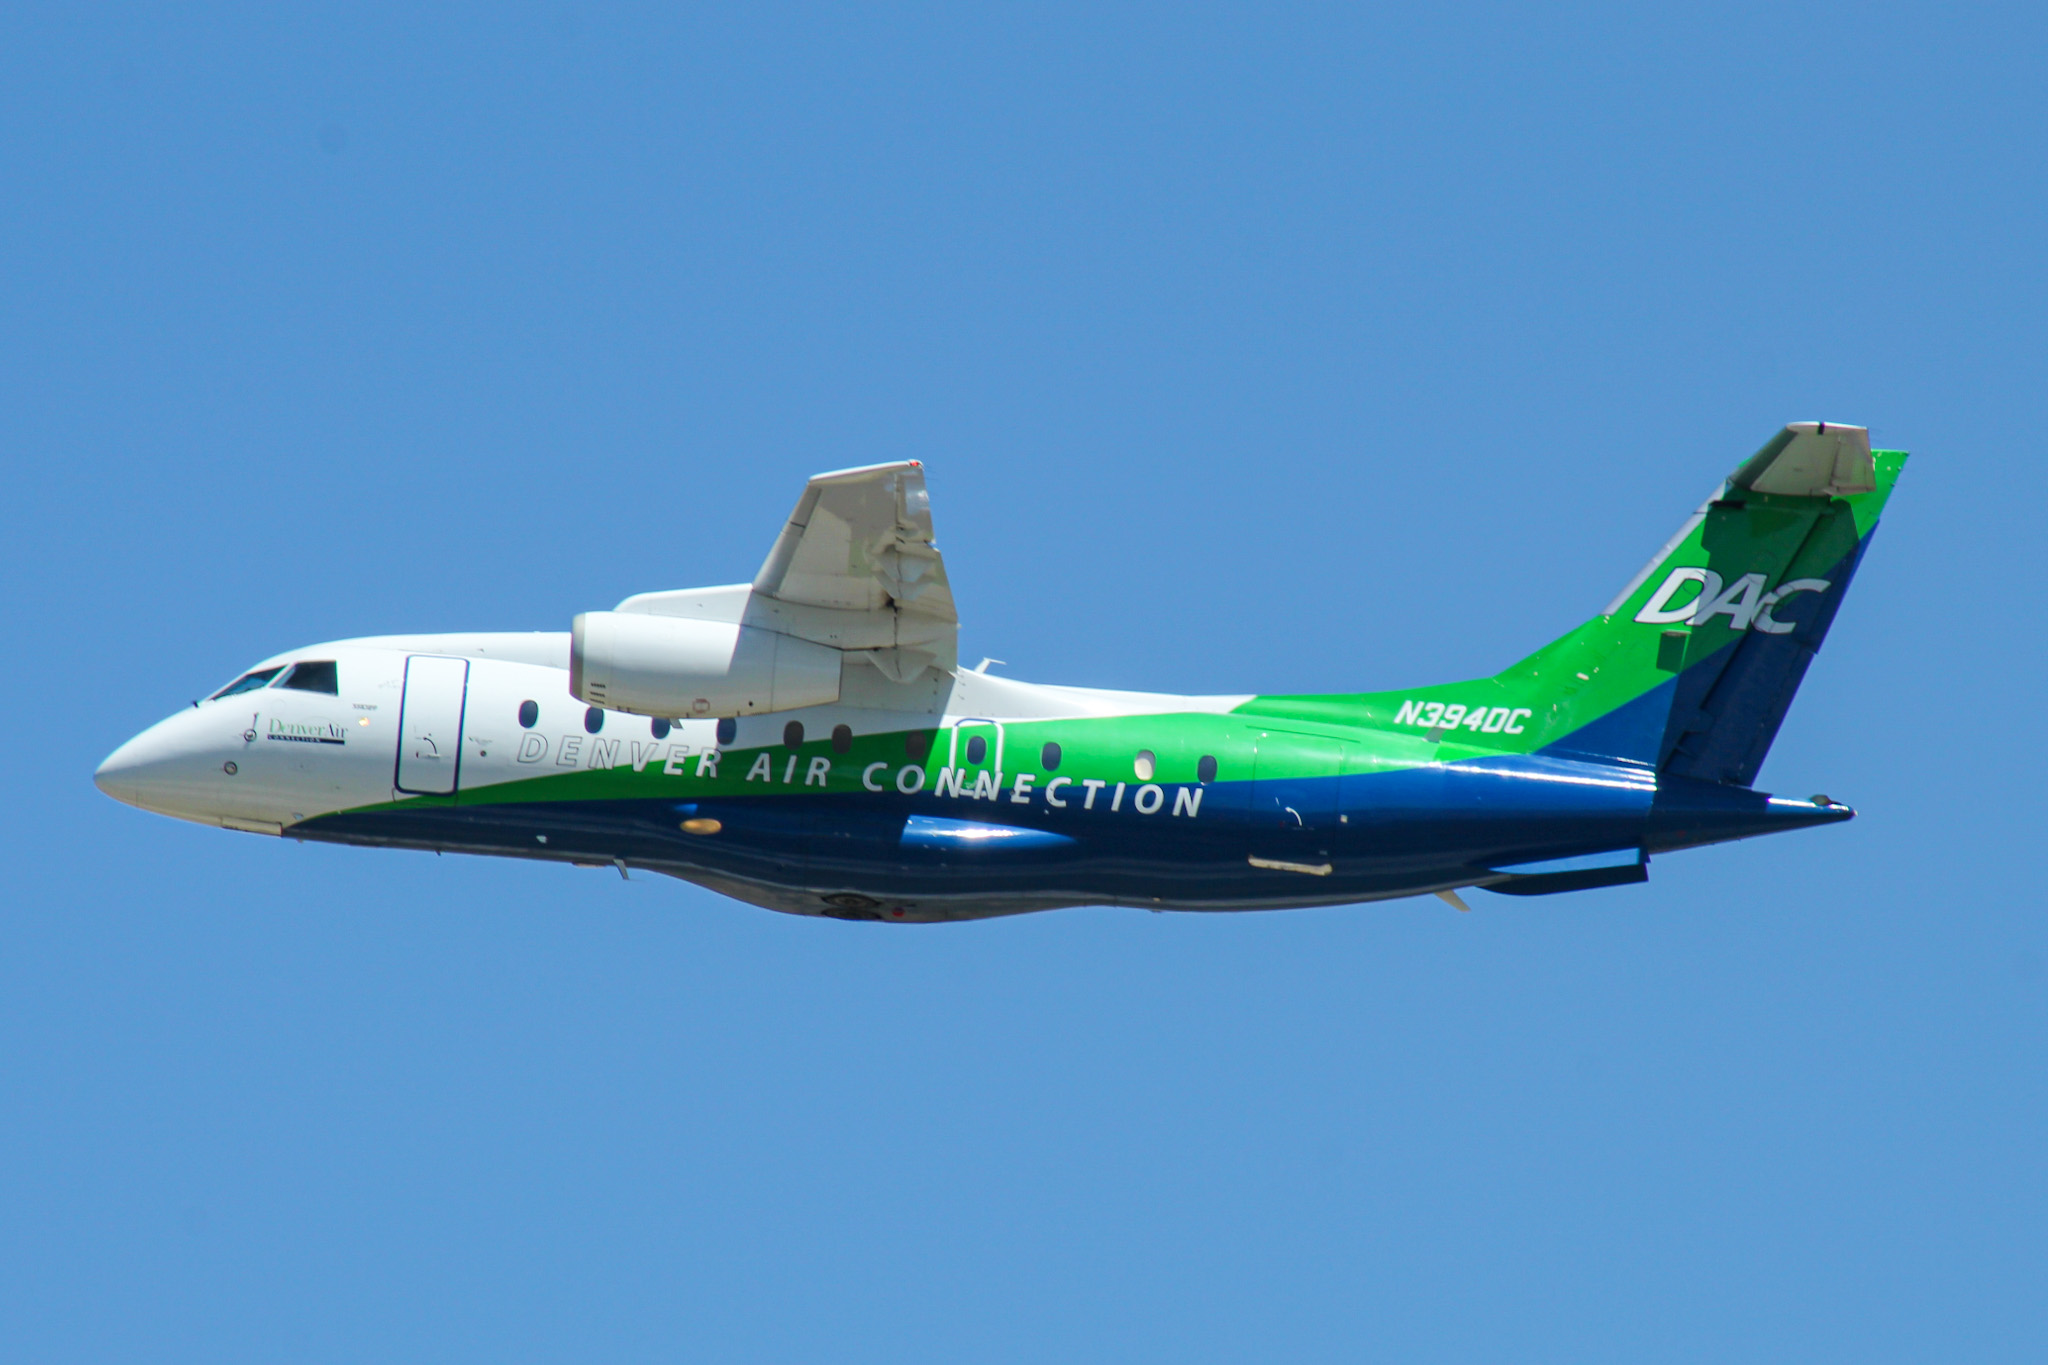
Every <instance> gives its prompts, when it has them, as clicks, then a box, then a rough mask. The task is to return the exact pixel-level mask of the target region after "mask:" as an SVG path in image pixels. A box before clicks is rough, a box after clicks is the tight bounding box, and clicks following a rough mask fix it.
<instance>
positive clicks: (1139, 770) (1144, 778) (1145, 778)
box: [1131, 749, 1159, 782]
mask: <svg viewBox="0 0 2048 1365" xmlns="http://www.w3.org/2000/svg"><path fill="white" fill-rule="evenodd" d="M1158 767H1159V763H1158V760H1157V759H1156V758H1154V757H1153V754H1152V751H1151V750H1150V749H1140V750H1138V756H1137V757H1136V758H1135V759H1133V760H1132V761H1131V771H1133V772H1135V773H1136V774H1137V775H1138V780H1139V781H1140V782H1150V781H1151V780H1152V774H1153V773H1154V772H1155V771H1157V769H1158Z"/></svg>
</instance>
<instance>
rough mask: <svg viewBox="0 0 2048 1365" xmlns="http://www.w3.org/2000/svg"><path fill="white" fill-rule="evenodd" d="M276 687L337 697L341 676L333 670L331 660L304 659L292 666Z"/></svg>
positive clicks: (332, 661) (339, 691)
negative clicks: (323, 693)
mask: <svg viewBox="0 0 2048 1365" xmlns="http://www.w3.org/2000/svg"><path fill="white" fill-rule="evenodd" d="M277 685H278V686H279V687H289V688H293V689H295V690H297V691H300V692H325V693H326V694H327V695H328V696H330V697H338V696H340V695H341V674H340V673H339V672H338V671H337V670H336V669H335V667H334V660H332V659H306V660H302V661H301V662H299V663H295V664H293V665H292V671H291V672H289V673H287V674H285V675H284V677H283V678H282V679H280V680H279V681H278V684H277Z"/></svg>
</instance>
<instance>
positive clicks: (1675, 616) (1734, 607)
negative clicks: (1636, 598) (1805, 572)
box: [1636, 569, 1830, 635]
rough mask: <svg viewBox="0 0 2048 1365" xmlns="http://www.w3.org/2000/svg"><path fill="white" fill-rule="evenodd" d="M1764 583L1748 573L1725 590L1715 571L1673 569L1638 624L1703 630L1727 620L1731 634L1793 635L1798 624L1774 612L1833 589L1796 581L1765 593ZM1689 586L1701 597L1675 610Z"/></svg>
mask: <svg viewBox="0 0 2048 1365" xmlns="http://www.w3.org/2000/svg"><path fill="white" fill-rule="evenodd" d="M1764 581H1765V580H1764V576H1763V575H1762V574H1760V573H1746V574H1744V575H1743V576H1742V577H1740V578H1738V579H1736V580H1735V581H1734V582H1733V583H1730V584H1728V585H1727V586H1726V587H1725V588H1724V587H1723V586H1722V585H1721V575H1719V574H1717V573H1715V572H1714V571H1713V570H1712V569H1673V570H1672V571H1671V574H1670V576H1669V577H1667V578H1666V579H1665V580H1664V582H1663V583H1662V584H1660V585H1659V586H1658V588H1657V591H1655V592H1654V593H1651V594H1650V600H1649V601H1647V602H1645V603H1643V609H1642V610H1641V611H1639V612H1637V613H1636V620H1638V621H1640V622H1642V623H1643V624H1644V625H1647V626H1665V625H1671V624H1673V623H1675V622H1679V621H1685V622H1689V623H1690V624H1692V625H1695V626H1703V625H1705V624H1706V623H1707V622H1709V621H1711V620H1713V619H1714V618H1715V617H1716V616H1726V617H1727V618H1728V628H1729V629H1730V630H1748V629H1749V628H1750V627H1751V626H1755V627H1756V628H1757V629H1758V630H1760V631H1762V632H1763V633H1764V634H1766V635H1790V634H1791V633H1792V627H1793V625H1794V624H1795V623H1794V622H1791V621H1780V620H1778V619H1776V618H1775V617H1773V616H1772V615H1771V609H1772V608H1774V607H1778V606H1781V605H1783V603H1784V601H1785V599H1786V598H1788V597H1790V596H1792V595H1793V594H1794V593H1801V592H1826V591H1827V590H1828V588H1829V586H1830V585H1829V583H1828V581H1827V580H1826V579H1825V578H1795V579H1793V580H1792V581H1791V582H1789V583H1780V584H1779V585H1778V586H1777V588H1776V589H1775V590H1774V591H1772V592H1765V591H1764ZM1688 583H1697V584H1699V585H1700V591H1699V595H1698V596H1697V597H1694V598H1692V599H1691V600H1690V601H1688V602H1686V603H1685V604H1684V605H1682V606H1676V607H1674V606H1671V605H1670V602H1671V599H1672V598H1674V597H1676V596H1678V590H1679V589H1680V588H1682V587H1684V586H1685V585H1686V584H1688Z"/></svg>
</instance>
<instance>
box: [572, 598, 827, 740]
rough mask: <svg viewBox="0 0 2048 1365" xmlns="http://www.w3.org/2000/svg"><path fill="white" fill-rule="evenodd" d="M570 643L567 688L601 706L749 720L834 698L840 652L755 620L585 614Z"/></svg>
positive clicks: (654, 713)
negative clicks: (754, 623) (748, 622)
mask: <svg viewBox="0 0 2048 1365" xmlns="http://www.w3.org/2000/svg"><path fill="white" fill-rule="evenodd" d="M569 641H570V643H569V690H570V691H571V692H573V693H574V694H575V695H576V697H577V698H578V699H579V700H581V701H584V702H588V703H589V704H590V705H592V706H602V707H604V708H606V709H607V710H612V711H630V712H633V713H635V714H638V715H643V716H674V717H678V718H685V717H690V716H752V715H760V714H762V713H763V712H768V711H793V710H796V709H797V708H799V707H805V706H826V705H830V704H831V703H832V702H836V701H838V700H839V669H840V664H841V661H842V657H843V656H842V655H841V654H840V652H839V651H838V650H836V649H833V648H832V647H831V646H829V645H821V644H815V643H813V642H812V641H809V640H799V639H797V638H796V637H794V636H791V635H784V634H782V633H781V632H779V631H773V630H764V629H762V628H761V627H759V626H747V625H740V624H738V623H736V622H727V621H704V620H697V619H692V618H679V617H673V616H653V615H643V614H640V613H637V612H620V611H587V612H584V613H583V614H582V615H581V616H578V617H577V618H576V621H575V624H574V626H573V627H572V628H571V630H570V637H569Z"/></svg>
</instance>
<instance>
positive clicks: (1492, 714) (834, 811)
mask: <svg viewBox="0 0 2048 1365" xmlns="http://www.w3.org/2000/svg"><path fill="white" fill-rule="evenodd" d="M1905 461H1906V454H1905V452H1903V451H1892V450H1879V451H1872V450H1871V448H1870V441H1869V432H1868V430H1867V429H1865V428H1863V427H1855V426H1842V425H1839V424H1836V423H1830V422H1796V423H1793V424H1792V425H1790V426H1787V427H1785V428H1784V429H1783V430H1782V431H1780V432H1779V433H1778V434H1777V435H1776V436H1774V437H1773V438H1772V439H1771V440H1770V441H1769V442H1767V443H1766V444H1765V445H1764V446H1763V448H1762V449H1761V450H1759V451H1757V453H1756V454H1755V455H1754V456H1752V457H1751V458H1750V459H1748V460H1747V461H1745V462H1744V463H1743V464H1742V465H1741V466H1740V467H1739V468H1738V469H1736V471H1735V472H1734V473H1733V474H1732V475H1730V476H1729V477H1728V478H1726V479H1725V480H1723V481H1722V482H1721V483H1720V485H1719V486H1718V487H1717V488H1716V489H1715V490H1714V493H1713V495H1712V496H1711V497H1709V498H1708V499H1707V501H1706V502H1705V503H1703V504H1701V506H1700V507H1699V508H1698V510H1696V511H1695V512H1693V514H1692V515H1691V516H1690V517H1688V518H1687V519H1686V521H1685V523H1684V524H1683V525H1682V526H1680V527H1679V529H1678V532H1677V534H1675V535H1674V536H1672V537H1671V539H1670V540H1669V541H1668V542H1666V544H1665V545H1664V548H1663V549H1661V550H1659V551H1658V552H1657V554H1656V555H1655V556H1654V557H1653V558H1652V559H1651V560H1650V562H1649V563H1648V564H1647V565H1645V566H1644V568H1643V569H1642V571H1641V572H1640V573H1638V574H1637V575H1636V576H1635V577H1634V578H1633V579H1631V580H1630V581H1629V582H1628V584H1627V586H1625V587H1624V588H1623V589H1622V590H1621V592H1620V593H1619V594H1617V595H1616V596H1615V598H1614V600H1613V601H1612V602H1610V603H1608V604H1607V606H1606V608H1605V609H1604V610H1603V611H1601V612H1600V613H1599V614H1598V615H1596V616H1593V617H1592V618H1591V619H1589V620H1587V621H1586V622H1585V623H1584V624H1583V625H1581V626H1579V627H1578V628H1577V629H1575V630H1573V631H1571V632H1569V633H1568V634H1566V635H1564V636H1563V637H1561V638H1559V639H1557V640H1554V641H1552V642H1551V643H1549V644H1547V645H1544V646H1543V647H1542V648H1541V649H1538V650H1537V651H1536V652H1535V653H1533V654H1530V655H1529V656H1528V657H1527V658H1524V659H1522V660H1521V661H1520V662H1518V663H1516V664H1513V665H1512V666H1510V667H1508V668H1507V669H1505V670H1503V671H1501V672H1500V673H1497V674H1495V675H1493V676H1492V677H1485V678H1473V679H1469V680H1466V681H1463V682H1453V683H1443V684H1436V685H1431V686H1423V687H1410V688H1404V689H1400V690H1395V691H1380V692H1355V693H1338V694H1327V695H1304V696H1263V695H1230V696H1181V695H1174V694H1169V693H1149V692H1115V691H1102V690H1098V689H1093V688H1083V687H1062V686H1051V685H1044V684H1035V683H1029V682H1022V681H1018V680H1015V679H1012V678H1009V677H1007V676H1000V675H996V674H991V673H989V672H988V671H987V667H988V662H987V661H985V662H984V663H983V664H982V665H981V666H980V667H978V668H973V669H964V668H962V667H961V666H960V662H959V658H958V633H959V620H958V617H957V615H956V614H955V610H954V602H953V593H952V589H951V587H950V586H949V584H948V581H947V575H946V565H945V560H944V558H943V557H942V556H941V555H940V553H939V547H938V544H937V542H936V540H935V539H934V536H933V530H932V517H931V507H930V500H929V497H928V495H927V492H926V488H925V474H924V468H923V465H922V464H921V463H920V462H918V461H907V462H897V463H891V464H881V465H873V466H869V467H865V468H860V469H846V470H840V471H837V472H834V473H828V474H820V475H818V476H817V477H815V478H813V479H811V480H810V481H809V483H808V484H807V485H806V487H805V489H804V492H803V495H802V497H801V498H800V499H799V500H798V501H797V505H796V509H795V511H794V512H792V513H791V515H790V517H789V520H788V522H787V524H785V525H784V526H783V528H782V530H781V533H780V534H779V535H778V536H777V537H776V540H775V542H774V545H773V547H772V548H771V549H770V550H769V552H768V557H767V560H766V561H765V562H764V563H763V564H762V566H761V569H760V572H759V573H757V574H755V576H754V579H753V581H752V582H750V583H736V584H732V585H729V586H724V587H711V588H692V589H685V590H681V591H666V592H651V593H641V594H638V595H635V596H632V597H628V598H626V599H625V600H624V601H623V602H620V603H619V604H618V605H617V606H616V607H614V608H613V609H612V610H610V611H592V612H586V613H584V614H582V615H580V616H577V617H576V618H575V620H574V623H573V626H572V628H571V629H570V630H569V631H567V632H534V633H483V634H440V635H386V636H376V637H370V638H364V639H352V640H338V641H333V642H331V643H327V644H320V645H312V646H308V647H306V648H303V649H294V650H291V651H288V652H286V653H283V654H277V655H273V656H272V657H270V658H268V659H265V660H263V661H262V662H260V663H258V664H257V665H256V666H255V667H253V668H251V669H249V670H247V671H246V672H244V673H242V674H241V675H240V676H238V677H237V678H236V679H235V680H234V681H233V682H231V683H229V684H228V685H227V686H225V687H223V688H221V689H220V690H219V691H217V692H215V693H214V694H213V695H211V696H210V697H208V698H206V699H205V700H204V701H197V702H194V703H193V704H192V706H191V707H189V708H187V709H186V710H183V711H180V712H178V713H177V714H175V715H173V716H171V717H169V718H168V719H166V720H163V721H161V722H159V723H158V724H156V725H154V726H152V727H150V728H149V729H148V730H145V731H143V732H142V733H141V734H139V735H137V736H136V737H135V738H133V739H131V740H129V741H128V742H127V743H126V744H123V745H122V746H121V747H120V748H118V749H116V750H115V751H114V752H113V753H112V754H111V755H109V756H108V758H107V759H106V761H105V762H103V763H102V764H101V765H100V766H99V769H98V771H97V772H96V773H95V774H94V781H95V782H96V783H97V784H98V786H99V787H100V789H101V790H102V791H104V792H106V793H107V794H108V795H109V796H112V797H114V798H116V799H117V800H120V801H124V802H127V803H129V804H130V805H134V806H139V807H141V808H142V809H144V810H149V811H155V812H159V813H161V814H164V815H171V816H176V817H178V818H180V819H185V820H190V821H194V822H196V823H200V824H205V825H214V826H219V827H222V828H225V829H230V830H240V831H246V832H250V833H257V834H266V835H273V836H284V837H289V838H293V839H299V840H315V841H319V842H325V843H336V844H354V845H367V846H372V847H381V848H405V849H417V850H429V849H430V850H433V851H435V852H442V853H471V854H485V855H493V856H499V857H513V858H530V859H538V860H542V861H550V862H567V863H573V864H578V865H584V866H594V867H598V868H615V869H617V870H618V872H619V873H620V874H621V875H622V876H630V872H631V871H633V870H645V871H647V872H651V873H665V874H668V875H671V876H674V877H679V878H682V879H683V880H686V881H690V882H694V883H696V884H698V885H700V886H705V887H708V888H710V889H712V890H714V891H718V892H721V893H723V894H725V895H727V896H731V897H734V898H736V899H739V900H741V901H746V902H750V903H752V904H754V905H758V906H764V907H767V908H769V909H772V910H780V911H786V912H789V913H793V914H799V915H816V916H826V917H831V918H835V919H842V920H844V919H853V920H875V921H882V922H885V923H889V922H903V923H932V922H942V921H954V920H972V919H981V918H986V917H990V916H997V915H1008V914H1017V913H1021V912H1026V911H1034V910H1048V909H1054V908H1057V907H1062V906H1073V905H1113V906H1134V907H1143V908H1145V909H1150V910H1183V911H1222V910H1266V909H1284V908H1293V907H1305V906H1323V905H1338V904H1351V903H1356V902H1365V901H1376V900H1386V899H1393V898H1398V897H1409V896H1421V895H1430V894H1434V895H1437V896H1440V897H1442V898H1443V899H1444V900H1445V901H1446V902H1448V903H1449V904H1451V905H1452V906H1454V907H1456V908H1457V909H1459V910H1464V909H1467V908H1468V905H1467V903H1466V901H1465V900H1464V898H1463V897H1462V896H1461V895H1460V894H1459V893H1460V892H1461V891H1464V890H1467V889H1470V888H1479V889H1483V890H1486V891H1492V892H1498V893H1503V894H1506V895H1510V896H1542V895H1550V894H1556V893H1561V892H1570V891H1581V890H1588V889H1592V888H1597V887H1608V886H1618V885H1625V884H1629V883H1635V882H1642V881H1645V880H1647V878H1648V876H1649V863H1650V858H1651V857H1652V855H1656V854H1662V853H1667V852H1671V851H1674V850H1677V849H1685V848H1693V847H1697V846H1701V845H1706V844H1714V843H1720V842H1723V841H1727V840H1732V839H1742V838H1748V837H1750V836H1753V835H1759V834H1769V833H1774V832H1777V831H1780V830H1792V829H1801V828H1805V827H1807V826H1812V825H1826V824H1834V823H1838V822H1840V821H1844V820H1848V819H1850V818H1852V817H1853V816H1854V814H1855V812H1854V811H1853V810H1851V809H1850V808H1849V807H1848V806H1846V805H1844V804H1842V803H1840V802H1838V801H1835V800H1832V799H1830V798H1828V797H1826V796H1814V797H1811V798H1810V799H1797V798H1787V797H1780V796H1772V795H1768V794H1766V793H1763V792H1759V791H1756V790H1754V789H1753V787H1752V785H1751V784H1752V783H1753V782H1754V780H1755V778H1756V776H1757V771H1758V769H1759V767H1760V766H1761V765H1762V763H1763V761H1764V756H1765V754H1766V753H1767V752H1768V751H1769V749H1770V745H1771V741H1772V740H1773V738H1775V736H1776V735H1777V732H1778V728H1779V725H1780V724H1781V723H1782V721H1783V720H1784V717H1785V713H1786V710H1787V708H1788V707H1789V706H1790V704H1791V701H1792V696H1793V693H1794V691H1795V690H1796V689H1797V687H1798V686H1799V683H1800V680H1801V678H1802V677H1803V676H1804V674H1805V672H1806V669H1807V666H1808V664H1809V663H1810V662H1811V661H1812V659H1813V656H1814V653H1815V651H1817V650H1818V649H1819V648H1820V645H1821V642H1822V640H1823V639H1824V638H1825V637H1826V635H1827V632H1828V627H1829V626H1830V624H1831V623H1832V622H1833V620H1834V617H1835V612H1836V610H1837V609H1838V608H1839V606H1840V605H1841V601H1842V598H1843V595H1844V594H1845V593H1846V592H1847V590H1848V587H1849V583H1850V580H1851V579H1852V578H1853V577H1854V576H1855V572H1856V567H1857V565H1858V563H1859V562H1860V561H1861V559H1862V556H1863V552H1864V550H1865V549H1866V548H1867V547H1868V545H1869V543H1870V537H1871V534H1872V532H1873V531H1874V530H1875V528H1876V526H1877V521H1878V516H1879V514H1880V513H1881V512H1882V511H1883V509H1884V506H1885V502H1886V500H1887V499H1888V497H1889V496H1890V494H1891V490H1892V487H1893V485H1894V484H1895V482H1896V481H1897V479H1898V476H1899V473H1900V471H1901V469H1902V468H1903V467H1904V465H1905Z"/></svg>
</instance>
